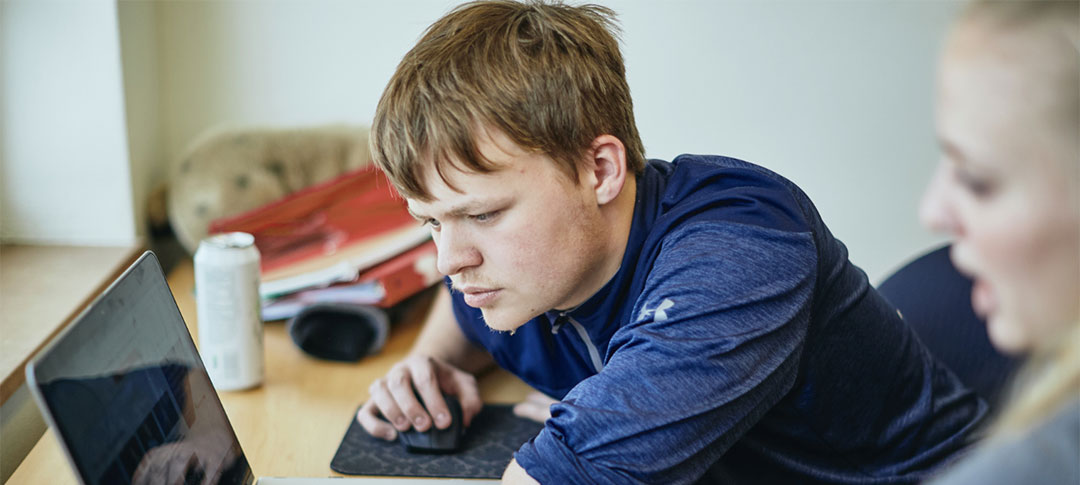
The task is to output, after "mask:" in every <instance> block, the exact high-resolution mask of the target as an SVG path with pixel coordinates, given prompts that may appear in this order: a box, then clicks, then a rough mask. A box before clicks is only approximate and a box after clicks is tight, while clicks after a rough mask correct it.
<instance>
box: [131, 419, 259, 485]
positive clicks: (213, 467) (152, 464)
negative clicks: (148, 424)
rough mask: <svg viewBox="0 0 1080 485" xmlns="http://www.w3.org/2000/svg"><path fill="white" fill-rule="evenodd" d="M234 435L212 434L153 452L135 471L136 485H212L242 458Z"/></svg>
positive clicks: (166, 445) (134, 482)
mask: <svg viewBox="0 0 1080 485" xmlns="http://www.w3.org/2000/svg"><path fill="white" fill-rule="evenodd" d="M239 456H240V455H239V454H238V453H236V449H235V448H233V439H232V435H231V434H229V433H228V432H226V431H224V430H221V429H219V430H213V431H211V432H204V433H202V434H199V435H196V436H192V437H190V438H188V439H186V440H182V441H177V442H174V443H168V444H164V445H161V446H158V447H156V448H153V449H151V450H150V451H148V452H147V453H146V455H145V456H143V458H142V460H141V461H140V462H139V466H138V467H136V468H135V473H134V474H133V476H132V479H131V483H133V484H135V485H159V484H160V485H172V484H177V485H180V484H185V483H197V484H208V485H213V484H216V483H218V482H219V481H220V480H221V476H222V474H223V473H225V471H226V470H228V469H229V467H230V466H232V464H233V462H234V461H236V459H237V458H239Z"/></svg>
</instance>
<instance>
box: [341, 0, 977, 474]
mask: <svg viewBox="0 0 1080 485" xmlns="http://www.w3.org/2000/svg"><path fill="white" fill-rule="evenodd" d="M612 30H613V13H612V12H611V11H610V10H608V9H605V8H602V7H596V6H586V7H570V6H565V5H545V4H537V3H528V4H519V3H514V2H508V1H494V2H478V3H470V4H466V5H463V6H461V7H458V8H457V9H455V10H454V11H452V12H450V13H449V14H447V15H446V16H445V17H443V18H442V19H440V20H439V21H437V22H436V23H435V24H434V25H432V26H431V27H430V28H429V29H428V31H427V32H426V34H425V35H424V36H423V38H422V39H421V40H420V41H419V43H418V44H417V45H416V47H415V48H413V50H412V51H410V52H409V53H408V54H407V55H406V56H405V58H404V59H403V60H402V62H401V64H400V65H399V66H398V70H397V72H396V73H395V75H394V77H393V78H392V79H391V81H390V83H389V85H388V86H387V89H386V92H385V93H384V94H383V97H382V100H381V101H380V103H379V107H378V110H377V113H376V117H375V122H374V125H373V129H372V146H373V150H372V152H373V155H374V157H375V160H376V162H377V163H378V164H379V166H380V167H382V168H383V170H385V171H386V173H387V174H388V175H389V177H390V179H391V180H392V181H393V183H394V185H395V186H396V187H397V189H398V190H399V191H400V192H401V194H402V195H403V196H404V197H405V198H406V199H407V200H408V203H409V208H410V210H411V211H412V212H413V213H414V215H415V216H416V217H417V218H418V219H419V220H421V221H423V222H425V223H426V224H429V225H430V226H431V229H432V235H433V237H434V239H435V242H436V244H437V245H438V250H439V256H438V266H439V270H440V271H441V272H443V273H444V274H445V275H447V276H448V285H449V286H451V287H452V288H453V289H452V291H451V290H444V291H443V293H442V294H441V295H440V297H439V298H438V299H437V302H436V304H435V306H434V308H433V310H432V311H433V313H432V315H431V316H430V318H429V320H428V322H427V324H426V326H425V328H424V330H423V332H422V333H421V335H420V338H419V339H418V341H417V343H416V344H415V347H414V348H413V350H412V352H411V354H410V357H409V358H408V359H406V360H405V361H403V362H401V363H399V364H397V365H396V366H395V367H394V368H393V369H392V370H391V371H390V372H389V373H388V375H387V376H386V377H385V378H383V379H379V380H378V381H376V382H375V383H373V384H372V386H371V388H370V393H371V399H369V400H368V402H367V403H366V404H365V405H364V406H363V407H362V408H361V410H360V412H359V413H358V419H359V420H360V422H361V424H362V425H363V426H364V428H365V429H367V431H368V432H369V433H371V434H372V435H374V436H378V437H382V438H385V439H394V438H395V436H396V433H397V432H398V431H403V430H406V429H409V427H410V426H414V427H416V428H417V429H419V430H426V429H428V428H429V427H430V426H432V425H434V426H437V427H439V428H445V427H446V426H448V425H449V417H448V412H447V410H446V404H445V402H444V401H443V399H442V397H441V395H440V390H441V391H443V392H447V393H450V394H454V395H456V396H458V398H459V399H460V401H461V403H462V407H463V408H464V410H465V412H464V414H465V421H466V424H468V421H469V420H471V419H472V417H473V416H474V415H475V414H476V413H477V412H478V411H479V409H480V407H481V405H482V404H481V402H480V399H479V397H478V393H477V387H476V381H475V379H474V378H473V373H475V372H478V371H479V370H481V369H483V368H485V367H486V366H487V365H489V364H490V363H491V362H492V360H494V362H496V363H498V364H499V365H500V366H502V367H504V368H506V369H508V370H509V371H511V372H513V373H514V374H516V375H518V376H519V377H521V378H522V379H523V380H524V381H526V382H527V383H529V384H530V385H532V386H533V387H535V388H536V389H538V390H539V391H541V392H543V393H544V394H547V395H549V396H552V397H554V398H555V399H557V400H558V402H556V403H555V404H553V405H552V406H551V407H550V419H547V421H546V423H545V427H544V429H543V431H541V432H540V434H539V435H538V436H536V438H534V439H533V440H532V441H530V442H529V443H526V444H525V445H524V446H522V448H521V449H520V450H519V451H518V452H517V453H516V454H515V456H514V461H512V462H511V463H510V465H509V467H508V468H507V471H506V474H505V476H504V480H505V481H507V482H513V483H518V482H520V483H531V482H533V481H534V480H536V481H540V482H544V483H593V482H596V483H637V482H644V483H688V482H696V481H715V482H724V483H792V482H800V483H807V482H832V483H905V482H915V481H918V480H919V479H921V478H922V477H924V476H926V475H927V474H928V473H929V472H930V471H931V470H933V469H934V468H935V467H937V466H938V465H940V464H942V463H943V462H945V461H947V460H948V459H949V458H950V457H951V456H952V455H953V454H954V453H955V452H957V451H958V450H960V449H962V448H963V447H964V445H965V443H966V440H967V435H968V434H969V432H970V431H971V430H972V429H973V428H975V427H976V426H977V425H978V424H979V422H980V421H981V419H982V418H983V416H984V414H985V413H986V407H985V405H984V404H983V403H982V402H981V401H979V400H978V398H977V397H975V395H974V394H973V393H971V392H969V391H967V390H965V389H963V388H962V386H961V385H960V384H959V382H958V381H957V379H956V378H955V377H954V376H953V375H952V374H951V373H949V372H948V371H946V370H945V369H944V368H942V367H941V366H940V365H938V364H936V363H935V361H934V360H933V359H931V357H930V356H929V355H928V353H927V352H926V350H925V349H924V348H923V347H922V345H921V344H920V343H919V341H918V340H917V338H916V337H915V336H914V334H913V333H912V332H911V331H910V330H909V329H908V328H907V327H906V326H905V324H904V322H903V321H902V320H901V319H900V317H899V316H898V315H897V313H896V311H895V310H894V309H893V308H891V307H890V305H889V304H888V303H887V302H885V301H884V300H883V299H882V298H881V297H880V296H879V295H878V294H877V293H876V292H875V291H874V289H873V288H872V287H870V285H869V284H868V282H867V279H866V276H865V274H863V272H862V271H860V270H859V269H858V268H856V267H854V266H853V265H851V263H850V262H848V260H847V253H846V249H845V248H844V246H843V245H842V244H841V243H840V242H839V241H837V240H836V239H834V238H833V237H832V235H831V234H830V233H829V231H828V229H826V227H825V225H824V224H823V223H822V221H821V218H820V217H819V216H818V214H817V212H816V210H815V209H814V207H813V205H812V204H811V202H810V201H809V200H808V199H807V198H806V196H805V195H804V194H803V193H802V192H801V191H800V190H799V189H798V188H797V187H795V186H794V185H793V184H792V183H791V182H789V181H787V180H785V179H783V178H782V177H780V176H778V175H776V174H774V173H772V172H769V171H768V170H765V169H763V168H761V167H758V166H755V165H752V164H749V163H746V162H742V161H739V160H733V159H730V158H724V157H715V156H692V155H684V156H681V157H678V158H676V159H675V160H674V161H672V162H670V163H668V162H663V161H656V160H653V161H646V160H645V158H644V150H643V148H642V144H641V141H640V139H639V137H638V134H637V129H636V128H635V126H634V117H633V109H632V105H631V100H630V94H629V88H628V87H627V84H626V79H625V75H624V68H623V62H622V57H621V54H620V53H619V48H618V44H617V41H616V40H615V38H614V37H613V35H612V34H611V31H612ZM414 386H415V388H416V390H417V392H418V394H419V395H420V399H419V400H418V399H417V398H416V397H415V395H414V394H413V391H412V389H413V387H414ZM421 401H422V402H421ZM425 407H426V409H427V410H430V411H431V414H430V415H429V414H428V413H427V412H425ZM547 416H548V415H547V414H546V413H544V416H542V417H547ZM384 419H385V420H384Z"/></svg>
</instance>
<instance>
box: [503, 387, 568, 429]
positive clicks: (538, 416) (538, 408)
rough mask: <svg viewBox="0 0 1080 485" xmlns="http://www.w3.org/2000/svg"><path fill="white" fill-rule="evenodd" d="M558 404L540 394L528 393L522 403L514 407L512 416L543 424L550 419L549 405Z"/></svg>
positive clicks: (554, 400) (555, 400) (553, 399)
mask: <svg viewBox="0 0 1080 485" xmlns="http://www.w3.org/2000/svg"><path fill="white" fill-rule="evenodd" d="M557 402H559V400H558V399H555V398H553V397H549V396H548V395H547V394H544V393H542V392H533V393H530V394H529V395H528V396H527V397H526V398H525V400H524V401H522V402H519V403H517V404H516V405H515V406H514V415H516V416H519V417H522V418H526V419H531V420H533V421H536V422H538V423H543V422H544V421H547V420H548V418H550V417H551V405H552V404H555V403H557Z"/></svg>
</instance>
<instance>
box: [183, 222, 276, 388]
mask: <svg viewBox="0 0 1080 485" xmlns="http://www.w3.org/2000/svg"><path fill="white" fill-rule="evenodd" d="M195 306H196V309H197V312H198V321H199V353H200V354H201V355H202V359H203V364H204V365H205V366H206V372H207V373H208V374H210V381H211V382H213V384H214V387H216V388H217V389H218V390H223V391H230V390H239V389H248V388H251V387H255V386H258V385H260V384H262V381H263V376H264V374H265V372H266V371H265V363H264V361H263V323H262V315H261V310H260V308H261V307H260V301H259V250H258V248H256V247H255V238H254V237H253V236H252V235H251V234H247V233H243V232H230V233H224V234H216V235H213V236H210V237H208V238H206V239H203V240H202V242H200V243H199V249H198V250H197V251H195Z"/></svg>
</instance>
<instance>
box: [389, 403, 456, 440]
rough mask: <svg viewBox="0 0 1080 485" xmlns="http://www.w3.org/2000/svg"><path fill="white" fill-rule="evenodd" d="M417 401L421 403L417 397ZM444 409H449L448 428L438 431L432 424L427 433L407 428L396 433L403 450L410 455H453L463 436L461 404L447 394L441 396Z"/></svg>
mask: <svg viewBox="0 0 1080 485" xmlns="http://www.w3.org/2000/svg"><path fill="white" fill-rule="evenodd" d="M417 399H418V400H420V402H423V400H422V399H420V397H419V395H417ZM443 399H444V400H445V401H446V407H447V408H449V409H450V426H449V427H448V428H446V429H439V428H437V427H435V425H434V424H432V425H431V427H430V428H428V430H427V431H417V430H416V429H415V428H409V430H408V431H401V432H398V436H399V437H400V438H399V439H400V440H401V443H402V444H403V445H405V450H406V451H408V452H410V453H453V452H455V451H457V449H458V448H459V447H461V442H462V441H463V440H462V436H463V435H464V434H465V424H464V422H463V421H464V418H463V417H462V413H461V403H460V402H458V400H457V398H456V397H454V396H451V395H449V394H443Z"/></svg>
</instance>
